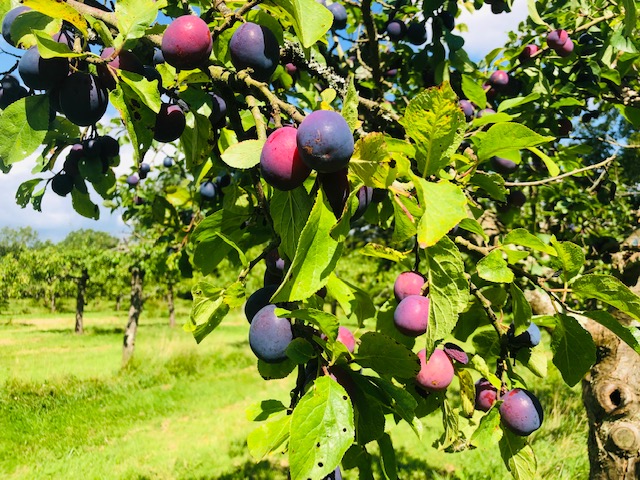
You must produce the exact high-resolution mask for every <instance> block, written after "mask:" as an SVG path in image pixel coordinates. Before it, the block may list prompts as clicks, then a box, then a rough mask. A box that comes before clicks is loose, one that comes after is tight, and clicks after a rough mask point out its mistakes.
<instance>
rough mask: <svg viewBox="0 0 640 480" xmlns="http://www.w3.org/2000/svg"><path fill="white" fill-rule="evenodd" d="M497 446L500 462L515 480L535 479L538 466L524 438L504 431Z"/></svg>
mask: <svg viewBox="0 0 640 480" xmlns="http://www.w3.org/2000/svg"><path fill="white" fill-rule="evenodd" d="M498 445H499V446H500V454H501V455H502V460H503V461H504V464H505V466H506V467H507V470H509V472H510V473H511V475H513V478H514V479H515V480H533V479H534V478H535V475H536V470H537V468H538V464H537V462H536V456H535V454H534V453H533V449H532V448H531V446H530V445H529V444H528V443H527V439H526V437H520V436H518V435H515V434H513V433H511V432H510V431H508V430H506V429H505V430H504V434H503V436H502V438H501V439H500V442H499V444H498Z"/></svg>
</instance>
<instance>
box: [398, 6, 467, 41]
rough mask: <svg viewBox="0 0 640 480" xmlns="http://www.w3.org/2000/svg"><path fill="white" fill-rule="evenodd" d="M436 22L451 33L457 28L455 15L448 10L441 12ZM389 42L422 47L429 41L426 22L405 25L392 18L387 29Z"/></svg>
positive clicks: (399, 20)
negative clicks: (407, 43) (405, 42)
mask: <svg viewBox="0 0 640 480" xmlns="http://www.w3.org/2000/svg"><path fill="white" fill-rule="evenodd" d="M434 21H435V22H439V24H440V25H441V26H443V27H444V28H445V29H447V30H449V31H451V30H453V29H454V28H455V26H456V22H455V17H454V16H453V14H452V13H451V12H449V11H447V10H443V11H441V12H439V13H438V14H437V15H436V16H435V18H434ZM385 31H386V33H387V36H388V37H389V40H391V41H393V42H399V41H403V40H406V41H407V42H409V43H411V44H413V45H422V44H423V43H424V42H426V41H427V27H426V23H425V22H424V21H420V20H412V21H411V22H409V24H408V25H407V23H405V22H404V21H403V20H401V19H399V18H391V19H389V21H388V22H387V26H386V28H385Z"/></svg>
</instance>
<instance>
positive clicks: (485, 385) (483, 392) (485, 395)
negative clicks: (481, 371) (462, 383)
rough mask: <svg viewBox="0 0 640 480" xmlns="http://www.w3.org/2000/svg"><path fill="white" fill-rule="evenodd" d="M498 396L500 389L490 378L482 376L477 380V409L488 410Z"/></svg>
mask: <svg viewBox="0 0 640 480" xmlns="http://www.w3.org/2000/svg"><path fill="white" fill-rule="evenodd" d="M497 397H498V389H497V388H496V387H494V386H493V385H492V384H491V382H490V381H489V380H487V379H486V378H481V379H480V380H478V381H477V382H476V405H475V407H476V410H480V411H482V412H488V411H489V409H490V408H491V406H492V405H493V404H494V403H496V399H497Z"/></svg>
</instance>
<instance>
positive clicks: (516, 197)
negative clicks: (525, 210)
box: [507, 189, 527, 208]
mask: <svg viewBox="0 0 640 480" xmlns="http://www.w3.org/2000/svg"><path fill="white" fill-rule="evenodd" d="M526 202H527V196H526V195H525V194H524V193H523V192H522V190H515V189H512V190H511V191H510V192H509V194H508V195H507V205H509V206H510V207H516V208H520V207H522V206H523V205H524V204H525V203H526Z"/></svg>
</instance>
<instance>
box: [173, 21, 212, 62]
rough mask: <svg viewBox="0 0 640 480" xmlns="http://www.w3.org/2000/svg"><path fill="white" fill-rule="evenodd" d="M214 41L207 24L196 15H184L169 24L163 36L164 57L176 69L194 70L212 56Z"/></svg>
mask: <svg viewBox="0 0 640 480" xmlns="http://www.w3.org/2000/svg"><path fill="white" fill-rule="evenodd" d="M212 48H213V40H212V38H211V32H210V31H209V27H208V25H207V23H206V22H205V21H204V20H202V19H201V18H200V17H196V16H195V15H183V16H181V17H178V18H176V19H175V20H174V21H173V22H171V23H170V24H169V26H168V27H167V29H166V30H165V31H164V35H162V56H163V58H164V60H165V61H166V62H167V63H168V64H169V65H172V66H174V67H175V68H179V69H181V70H193V69H194V68H198V67H199V66H200V65H202V64H204V63H205V62H206V61H207V60H208V59H209V55H210V54H211V50H212Z"/></svg>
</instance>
